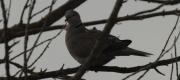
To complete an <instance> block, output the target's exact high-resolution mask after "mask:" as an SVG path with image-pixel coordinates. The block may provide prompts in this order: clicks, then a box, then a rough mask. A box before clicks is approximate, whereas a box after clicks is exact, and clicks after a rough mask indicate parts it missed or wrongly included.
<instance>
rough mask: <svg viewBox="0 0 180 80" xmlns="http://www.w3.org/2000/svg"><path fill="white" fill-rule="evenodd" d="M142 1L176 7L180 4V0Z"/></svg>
mask: <svg viewBox="0 0 180 80" xmlns="http://www.w3.org/2000/svg"><path fill="white" fill-rule="evenodd" d="M141 1H147V2H152V3H159V4H165V5H175V4H179V3H180V0H141Z"/></svg>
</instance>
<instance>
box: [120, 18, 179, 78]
mask: <svg viewBox="0 0 180 80" xmlns="http://www.w3.org/2000/svg"><path fill="white" fill-rule="evenodd" d="M178 21H179V16H178V17H177V20H176V23H175V26H174V27H173V29H172V31H171V33H170V35H169V36H168V39H167V41H166V43H165V45H164V48H163V49H162V51H161V54H160V55H159V57H158V58H157V59H156V60H155V61H154V63H156V62H158V61H159V60H160V59H161V58H162V57H163V56H164V55H165V53H164V51H165V49H166V47H167V44H168V43H169V40H170V38H171V36H172V34H173V32H174V31H175V29H176V26H177V23H178ZM154 63H153V64H154ZM153 64H152V65H153ZM149 67H151V65H149V66H147V67H144V68H142V69H140V70H138V71H136V72H134V73H132V74H130V75H128V76H126V77H125V78H123V79H122V80H126V79H128V78H129V77H131V76H133V75H135V74H137V73H139V72H141V71H142V70H144V69H148V68H149Z"/></svg>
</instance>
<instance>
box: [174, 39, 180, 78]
mask: <svg viewBox="0 0 180 80" xmlns="http://www.w3.org/2000/svg"><path fill="white" fill-rule="evenodd" d="M175 40H176V37H175V38H174V43H175ZM174 55H175V58H176V57H177V47H176V43H175V44H174ZM178 75H179V68H178V62H176V76H177V78H178Z"/></svg>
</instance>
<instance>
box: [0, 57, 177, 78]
mask: <svg viewBox="0 0 180 80" xmlns="http://www.w3.org/2000/svg"><path fill="white" fill-rule="evenodd" d="M175 62H180V56H179V57H176V58H171V59H166V60H160V61H158V62H155V63H149V64H146V65H142V66H136V67H116V66H102V67H94V68H89V70H91V71H96V72H97V71H102V72H116V73H132V72H136V71H138V70H140V69H142V68H144V67H147V66H149V65H151V66H150V67H149V68H148V69H154V68H156V67H160V66H166V65H169V64H172V63H175ZM78 68H79V67H75V68H69V69H63V70H57V71H50V72H39V73H36V74H33V75H29V76H28V79H31V80H35V79H45V78H53V77H63V76H64V75H68V74H73V73H75V72H76V71H77V70H78ZM144 70H147V68H146V69H144ZM23 79H24V77H21V78H17V77H16V78H13V80H23ZM0 80H6V77H0Z"/></svg>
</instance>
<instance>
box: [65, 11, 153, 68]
mask: <svg viewBox="0 0 180 80" xmlns="http://www.w3.org/2000/svg"><path fill="white" fill-rule="evenodd" d="M65 18H66V20H65V21H66V22H67V25H66V27H65V30H66V34H65V43H66V46H67V49H68V51H69V53H70V54H71V56H72V57H73V58H74V59H75V60H76V61H77V62H79V63H80V64H84V63H85V61H86V59H87V58H88V56H89V55H90V52H91V50H92V49H93V47H94V45H95V44H96V40H97V37H98V36H100V35H101V34H102V31H100V30H97V29H96V28H93V29H91V30H90V29H87V28H86V27H85V26H84V25H83V23H82V21H81V18H80V15H79V13H78V12H77V11H74V10H68V11H66V13H65ZM106 39H107V40H106V42H105V43H104V45H105V46H103V48H102V54H101V55H100V56H99V57H98V59H97V60H93V61H92V63H91V66H102V65H105V64H106V63H108V62H109V61H111V60H113V59H114V58H115V57H117V56H130V55H134V56H143V57H148V56H150V55H152V54H150V53H147V52H144V51H140V50H136V49H133V48H130V47H128V45H129V44H130V43H131V42H132V41H131V40H120V39H119V38H117V37H115V36H113V35H110V34H109V35H108V36H107V38H106Z"/></svg>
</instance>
